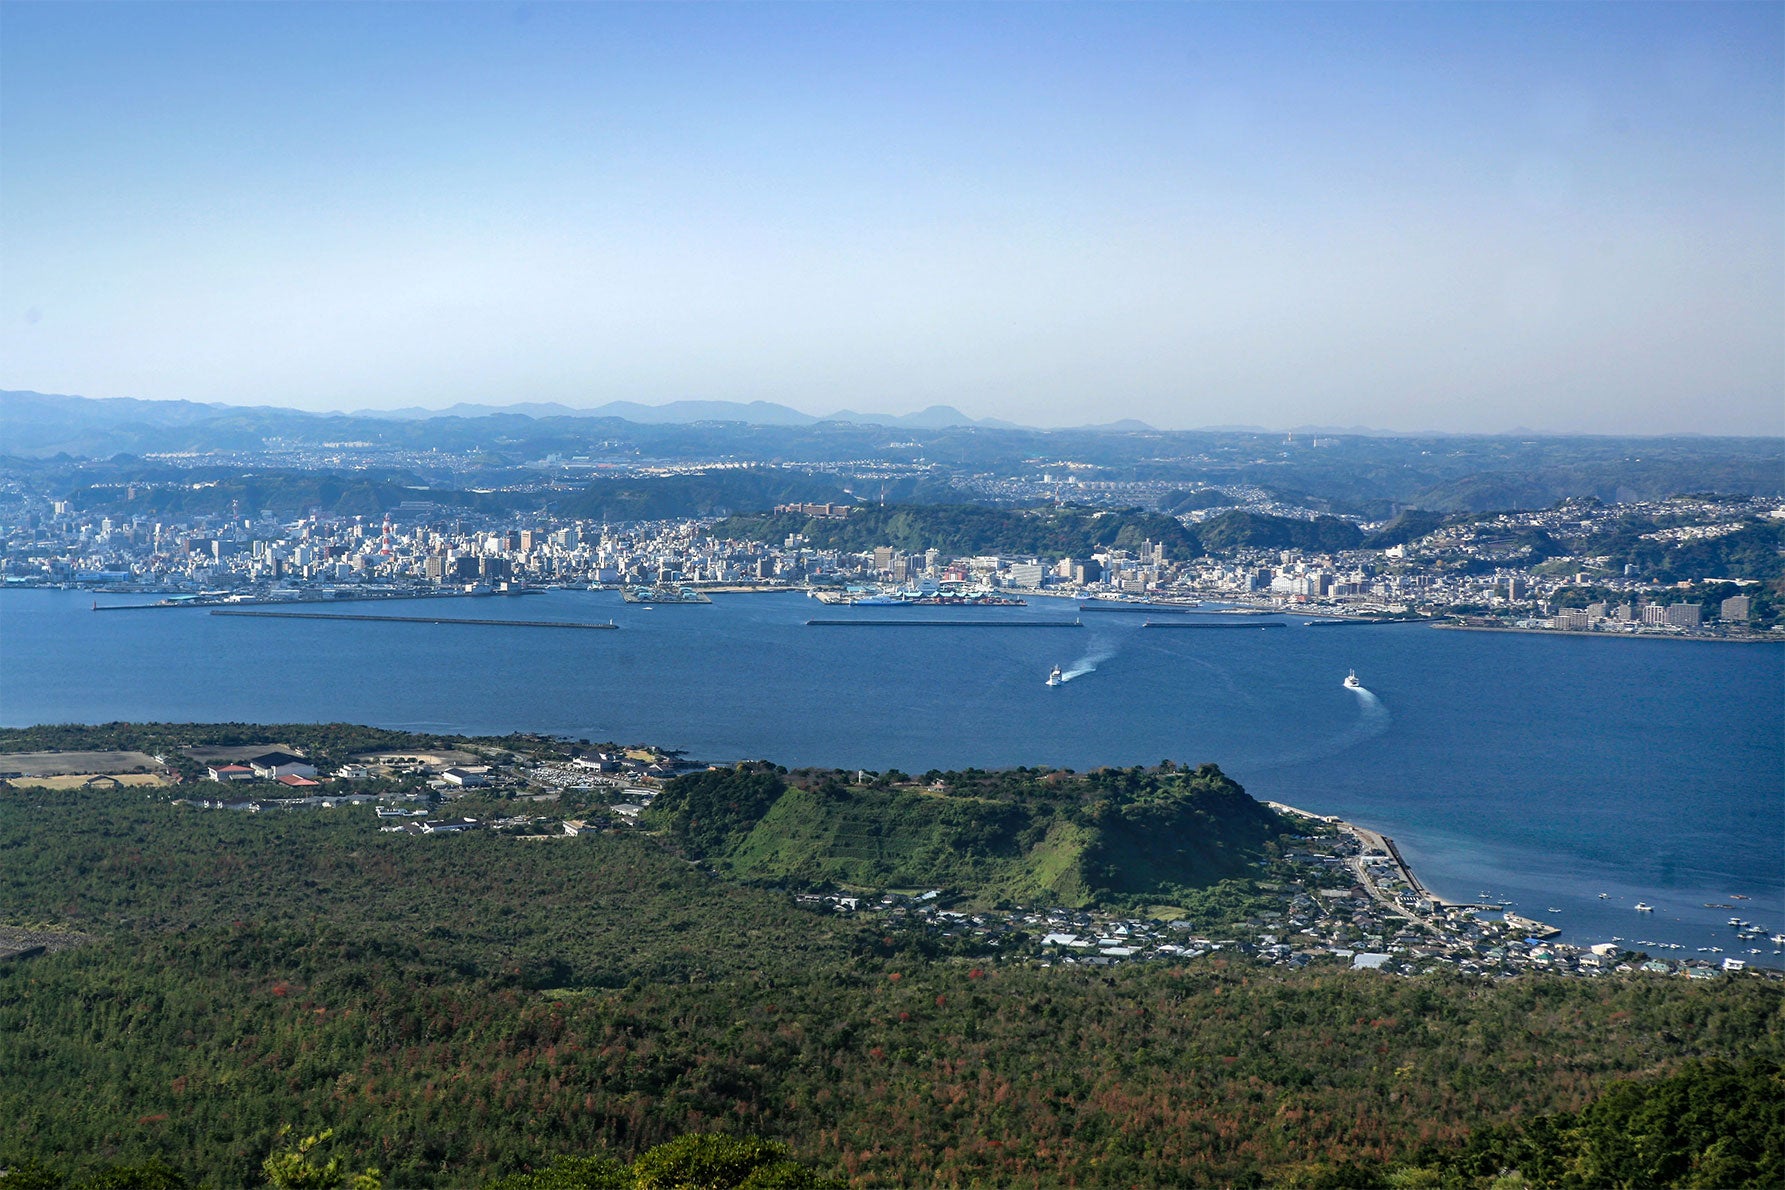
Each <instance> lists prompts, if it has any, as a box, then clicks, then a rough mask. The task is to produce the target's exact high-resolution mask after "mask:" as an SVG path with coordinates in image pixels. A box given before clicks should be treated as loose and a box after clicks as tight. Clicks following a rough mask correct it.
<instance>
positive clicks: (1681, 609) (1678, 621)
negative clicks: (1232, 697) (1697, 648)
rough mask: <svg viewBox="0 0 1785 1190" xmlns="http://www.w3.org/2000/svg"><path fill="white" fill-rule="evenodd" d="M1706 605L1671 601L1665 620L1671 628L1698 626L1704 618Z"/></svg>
mask: <svg viewBox="0 0 1785 1190" xmlns="http://www.w3.org/2000/svg"><path fill="white" fill-rule="evenodd" d="M1703 613H1704V607H1703V605H1701V604H1697V603H1670V604H1668V605H1667V611H1666V615H1665V617H1664V620H1663V622H1664V623H1665V624H1666V625H1667V626H1668V627H1669V628H1696V627H1698V624H1699V621H1700V620H1701V619H1702V618H1703Z"/></svg>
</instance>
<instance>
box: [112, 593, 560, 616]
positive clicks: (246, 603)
mask: <svg viewBox="0 0 1785 1190" xmlns="http://www.w3.org/2000/svg"><path fill="white" fill-rule="evenodd" d="M539 593H540V592H539V588H537V587H522V588H521V589H519V590H515V591H475V592H474V591H403V592H399V593H389V594H376V595H373V594H368V595H331V596H315V595H306V596H302V597H300V598H297V599H261V598H252V599H235V600H230V601H227V602H226V601H224V600H222V599H216V598H210V597H206V598H199V597H197V596H194V597H192V598H177V597H176V598H170V599H161V600H157V601H156V602H154V603H101V602H99V601H98V600H97V599H95V600H94V601H93V610H94V611H96V612H152V611H167V610H169V609H172V608H185V609H188V610H190V609H192V608H195V607H229V608H237V607H290V606H291V605H292V604H303V605H307V606H312V607H314V606H318V605H320V606H323V607H334V606H335V605H337V604H341V603H396V602H398V601H400V600H410V599H512V598H516V597H518V596H521V595H537V594H539Z"/></svg>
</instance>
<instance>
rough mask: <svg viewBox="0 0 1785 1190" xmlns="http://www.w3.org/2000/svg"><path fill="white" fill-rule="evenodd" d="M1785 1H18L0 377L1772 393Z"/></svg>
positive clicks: (185, 392) (456, 389)
mask: <svg viewBox="0 0 1785 1190" xmlns="http://www.w3.org/2000/svg"><path fill="white" fill-rule="evenodd" d="M1782 47H1785V7H1782V6H1780V5H1778V4H1758V3H1757V4H1740V5H1733V6H1719V5H1715V4H1691V5H1684V6H1670V5H1661V4H1642V5H1622V4H1603V3H1600V4H1592V5H1586V6H1567V5H1551V4H1499V5H1492V6H1485V7H1477V6H1470V5H1458V4H1427V5H1421V4H1401V5H1394V6H1384V7H1372V6H1365V5H1355V4H1329V5H1317V6H1310V7H1302V6H1293V5H1243V6H1238V5H1236V6H1226V5H1170V4H1144V5H1120V6H1115V5H1107V6H1106V5H1080V6H1072V7H1057V6H1051V5H1026V4H1012V5H996V6H983V7H982V6H969V5H950V4H938V5H931V4H905V5H896V6H887V7H879V6H863V5H846V6H845V5H826V4H799V5H792V6H779V5H755V4H728V5H720V6H704V5H652V6H629V5H574V4H540V5H512V4H504V5H495V4H487V5H486V4H463V5H444V4H405V5H398V6H379V5H366V4H339V5H322V4H302V5H279V4H231V5H222V6H211V5H171V6H167V5H155V4H99V5H91V6H84V5H78V4H17V3H14V4H4V5H0V237H3V238H0V253H3V254H0V387H5V388H33V389H38V390H40V391H51V392H73V393H80V394H84V395H87V396H138V397H186V398H191V399H194V400H207V401H230V402H243V403H267V404H288V405H295V406H299V407H304V408H315V409H327V408H349V409H350V408H368V407H381V406H398V405H413V404H423V405H433V406H443V405H449V404H452V403H454V402H457V401H482V402H497V403H505V402H510V401H532V400H539V401H561V402H564V403H566V404H571V405H594V404H600V403H602V402H605V401H609V400H616V399H630V400H638V401H645V402H650V403H657V402H662V401H668V400H674V399H676V398H682V397H691V398H705V399H730V400H753V399H767V400H774V401H780V402H783V403H785V404H789V405H792V406H794V407H796V408H801V409H805V410H807V411H808V412H814V413H824V412H830V411H832V410H835V409H839V408H844V407H848V408H853V409H857V410H880V411H887V412H895V413H896V412H907V411H910V410H914V409H918V408H921V407H923V406H925V405H928V404H932V403H938V402H941V403H949V404H954V405H957V406H958V407H960V408H961V409H962V410H964V411H965V412H967V413H969V414H972V415H975V416H996V417H1004V418H1008V419H1011V420H1015V421H1022V422H1027V423H1031V424H1076V423H1082V422H1085V421H1090V420H1096V421H1102V420H1107V419H1110V418H1114V417H1120V416H1131V417H1139V418H1143V419H1145V420H1147V421H1150V422H1153V423H1154V424H1157V425H1162V426H1170V427H1189V426H1200V425H1219V424H1232V423H1253V424H1262V425H1267V426H1274V427H1284V426H1292V425H1298V424H1310V423H1317V424H1332V425H1370V426H1379V427H1386V428H1396V429H1420V428H1437V429H1450V430H1505V429H1510V428H1513V427H1516V426H1530V427H1534V428H1539V429H1548V430H1564V431H1575V430H1586V431H1607V432H1641V433H1660V432H1670V431H1682V430H1684V431H1704V432H1736V433H1780V432H1785V66H1782V57H1785V55H1782V52H1781V51H1782Z"/></svg>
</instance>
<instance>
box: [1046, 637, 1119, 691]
mask: <svg viewBox="0 0 1785 1190" xmlns="http://www.w3.org/2000/svg"><path fill="white" fill-rule="evenodd" d="M1115 655H1116V651H1115V649H1113V648H1110V647H1107V646H1095V645H1094V646H1092V650H1091V652H1089V653H1086V654H1085V655H1084V656H1083V657H1080V658H1079V659H1078V660H1077V661H1074V662H1073V663H1072V664H1071V665H1070V666H1068V667H1067V668H1066V669H1065V670H1064V671H1063V672H1062V673H1061V674H1060V680H1061V681H1062V682H1070V681H1072V679H1074V678H1082V677H1084V676H1085V675H1086V674H1089V673H1096V672H1097V666H1098V665H1099V664H1101V663H1102V662H1105V661H1108V660H1109V659H1110V658H1111V657H1114V656H1115Z"/></svg>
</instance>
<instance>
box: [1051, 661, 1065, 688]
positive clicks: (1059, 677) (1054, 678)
mask: <svg viewBox="0 0 1785 1190" xmlns="http://www.w3.org/2000/svg"><path fill="white" fill-rule="evenodd" d="M1065 680H1066V675H1065V674H1063V673H1061V672H1060V667H1059V666H1057V665H1056V666H1054V672H1053V673H1050V674H1049V675H1048V676H1047V684H1048V685H1050V686H1058V685H1059V684H1060V683H1061V682H1064V681H1065Z"/></svg>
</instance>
